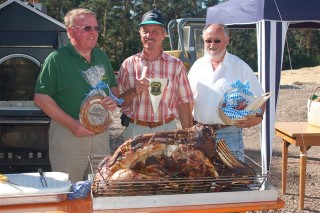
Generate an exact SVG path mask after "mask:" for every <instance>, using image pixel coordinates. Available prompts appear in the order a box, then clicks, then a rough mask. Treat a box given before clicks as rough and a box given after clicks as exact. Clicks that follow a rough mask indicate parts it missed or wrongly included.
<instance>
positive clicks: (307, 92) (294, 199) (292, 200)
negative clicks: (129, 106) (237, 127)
mask: <svg viewBox="0 0 320 213" xmlns="http://www.w3.org/2000/svg"><path fill="white" fill-rule="evenodd" d="M316 87H317V84H316V83H299V82H294V83H293V84H291V85H282V86H281V88H280V91H279V97H278V105H277V112H276V121H277V122H280V121H288V122H290V121H292V122H294V121H307V99H308V98H309V97H310V96H311V94H312V93H313V91H314V90H315V88H316ZM119 116H120V113H119V112H118V111H117V112H115V113H114V123H113V125H112V126H111V127H110V131H111V146H112V149H113V150H114V149H116V148H117V147H118V146H119V145H120V144H121V143H122V142H123V140H122V137H121V132H122V126H121V125H120V119H119ZM259 132H260V128H259V127H258V126H257V127H253V128H249V129H245V130H244V142H245V150H246V154H247V155H248V156H249V157H250V158H252V159H253V160H255V161H256V162H258V163H261V155H260V154H261V152H260V135H259V134H257V133H259ZM299 154H300V153H299V149H298V148H296V147H293V146H290V147H289V158H288V179H287V193H286V194H285V195H283V194H282V193H281V140H280V138H279V137H277V136H275V137H274V140H273V157H272V162H271V168H270V178H269V181H270V182H271V184H272V185H273V186H274V187H275V188H276V189H277V190H278V194H279V197H280V198H281V199H283V200H284V201H285V203H286V204H285V206H284V208H282V209H280V210H274V211H268V212H297V213H299V212H320V211H319V209H320V184H319V181H318V180H320V172H319V171H320V170H319V168H320V150H319V147H312V148H311V149H309V151H308V153H307V156H308V161H307V175H306V193H305V194H306V197H305V202H304V206H305V209H304V210H299Z"/></svg>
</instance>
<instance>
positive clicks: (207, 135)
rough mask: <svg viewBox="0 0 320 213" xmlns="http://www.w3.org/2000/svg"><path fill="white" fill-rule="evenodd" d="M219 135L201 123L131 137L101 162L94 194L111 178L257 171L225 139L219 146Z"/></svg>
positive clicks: (200, 175) (242, 173) (248, 172)
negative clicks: (235, 153)
mask: <svg viewBox="0 0 320 213" xmlns="http://www.w3.org/2000/svg"><path fill="white" fill-rule="evenodd" d="M215 137H216V132H215V129H214V128H213V127H212V126H210V125H203V124H197V125H195V126H193V127H191V128H189V129H179V130H175V131H171V132H157V133H153V134H144V135H140V136H137V137H134V138H132V139H130V140H127V141H126V142H125V143H123V144H122V145H121V146H120V147H119V148H118V149H117V150H116V151H115V153H114V154H113V155H112V156H108V157H106V158H104V159H103V160H102V161H101V162H100V164H99V166H98V172H97V173H96V175H95V178H94V181H93V184H92V190H93V193H98V190H99V188H103V187H104V185H107V183H108V181H111V180H140V179H161V178H166V179H167V178H196V177H218V176H219V175H221V174H222V175H226V174H227V175H253V174H254V171H253V170H252V169H251V168H250V167H249V166H247V165H246V164H245V163H242V162H240V161H239V160H237V159H236V158H235V157H234V156H233V155H232V154H231V153H230V151H229V150H228V149H227V148H226V146H225V144H224V141H223V140H222V141H219V142H218V143H217V147H215ZM226 170H229V172H226ZM101 184H102V185H101Z"/></svg>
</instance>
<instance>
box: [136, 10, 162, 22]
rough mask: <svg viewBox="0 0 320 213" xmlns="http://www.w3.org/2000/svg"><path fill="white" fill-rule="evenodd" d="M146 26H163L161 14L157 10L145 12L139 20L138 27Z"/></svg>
mask: <svg viewBox="0 0 320 213" xmlns="http://www.w3.org/2000/svg"><path fill="white" fill-rule="evenodd" d="M146 24H160V25H162V26H164V20H163V17H162V15H161V13H160V12H159V11H157V10H150V11H148V12H146V13H145V14H144V15H143V17H142V20H141V23H140V24H139V26H142V25H146Z"/></svg>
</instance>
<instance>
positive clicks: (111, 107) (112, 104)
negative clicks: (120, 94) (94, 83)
mask: <svg viewBox="0 0 320 213" xmlns="http://www.w3.org/2000/svg"><path fill="white" fill-rule="evenodd" d="M100 104H101V105H102V106H103V107H104V108H105V109H106V110H108V111H115V110H116V109H117V102H116V101H115V100H113V99H112V98H111V97H110V96H106V97H104V98H103V99H101V101H100Z"/></svg>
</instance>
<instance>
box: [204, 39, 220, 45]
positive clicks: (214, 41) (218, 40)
mask: <svg viewBox="0 0 320 213" xmlns="http://www.w3.org/2000/svg"><path fill="white" fill-rule="evenodd" d="M204 42H206V43H207V44H211V43H212V42H213V43H216V44H219V43H220V42H221V40H220V39H215V40H213V41H212V40H210V39H206V40H204Z"/></svg>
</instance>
